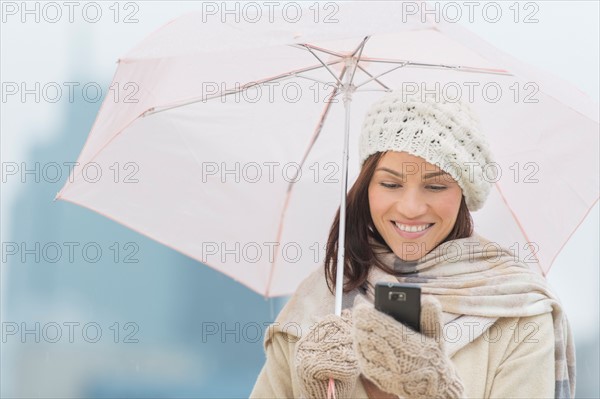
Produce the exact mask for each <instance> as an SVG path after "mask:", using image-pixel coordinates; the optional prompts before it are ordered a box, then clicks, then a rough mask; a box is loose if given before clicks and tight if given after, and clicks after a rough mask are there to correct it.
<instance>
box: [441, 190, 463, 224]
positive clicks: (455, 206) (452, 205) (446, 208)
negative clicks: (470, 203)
mask: <svg viewBox="0 0 600 399" xmlns="http://www.w3.org/2000/svg"><path fill="white" fill-rule="evenodd" d="M448 194H449V195H445V196H441V197H440V198H438V201H436V213H437V214H438V215H439V216H440V217H442V219H444V220H448V222H454V221H455V220H456V217H457V216H458V210H459V209H460V201H461V199H462V192H455V193H448Z"/></svg>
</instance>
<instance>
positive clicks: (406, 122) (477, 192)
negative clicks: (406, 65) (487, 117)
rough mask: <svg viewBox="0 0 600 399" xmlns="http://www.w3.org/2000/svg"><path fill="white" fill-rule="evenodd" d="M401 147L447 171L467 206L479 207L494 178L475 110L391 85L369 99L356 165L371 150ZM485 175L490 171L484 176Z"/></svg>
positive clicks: (368, 154) (481, 205)
mask: <svg viewBox="0 0 600 399" xmlns="http://www.w3.org/2000/svg"><path fill="white" fill-rule="evenodd" d="M386 151H398V152H401V151H404V152H407V153H409V154H411V155H414V156H417V157H421V158H423V159H424V160H425V161H427V162H428V163H430V164H433V165H436V166H437V167H439V168H440V169H442V170H443V171H445V172H447V173H449V174H450V175H451V176H452V178H453V179H454V180H455V181H456V182H457V183H458V185H459V186H460V187H461V189H462V191H463V194H464V196H465V200H466V203H467V207H468V208H469V210H470V211H477V210H479V209H481V208H482V207H483V204H484V203H485V200H486V199H487V197H488V195H489V193H490V189H491V181H490V180H491V179H495V176H493V172H495V171H496V168H490V169H489V170H488V171H487V173H488V175H486V174H485V173H484V171H485V168H486V165H488V164H489V163H491V162H493V161H492V153H491V151H490V148H489V145H488V143H487V141H486V138H485V136H484V135H483V134H482V133H481V131H480V128H479V120H478V118H477V115H476V114H475V113H474V112H473V110H472V109H471V108H470V107H469V105H468V104H467V103H465V102H464V101H461V100H457V101H448V100H446V99H444V98H442V96H438V98H437V99H436V98H435V96H433V95H431V94H429V95H425V94H424V93H423V94H421V92H417V93H405V92H402V91H392V92H390V93H388V94H386V95H385V96H383V97H382V98H381V99H380V100H378V101H377V102H375V103H374V104H373V105H372V106H371V108H370V109H369V111H368V112H367V115H366V117H365V119H364V122H363V126H362V131H361V135H360V138H359V150H358V152H359V158H360V166H362V165H363V163H364V161H365V160H366V159H367V158H368V157H369V156H370V155H372V154H375V153H377V152H386ZM490 175H491V176H490Z"/></svg>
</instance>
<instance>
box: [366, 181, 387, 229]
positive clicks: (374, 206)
mask: <svg viewBox="0 0 600 399" xmlns="http://www.w3.org/2000/svg"><path fill="white" fill-rule="evenodd" d="M369 208H370V209H369V210H370V212H371V218H373V220H374V221H376V220H377V219H378V218H379V217H380V216H381V215H382V214H383V213H384V212H385V201H384V198H383V197H382V196H381V195H379V194H378V193H377V189H375V188H369Z"/></svg>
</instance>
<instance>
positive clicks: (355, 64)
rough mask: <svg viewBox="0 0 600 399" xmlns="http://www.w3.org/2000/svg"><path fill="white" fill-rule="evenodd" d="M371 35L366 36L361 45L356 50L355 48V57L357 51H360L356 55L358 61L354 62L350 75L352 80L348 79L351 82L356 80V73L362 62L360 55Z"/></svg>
mask: <svg viewBox="0 0 600 399" xmlns="http://www.w3.org/2000/svg"><path fill="white" fill-rule="evenodd" d="M369 38H370V36H366V37H365V38H364V39H363V41H362V42H361V43H360V45H359V46H358V47H357V49H356V50H354V52H353V53H352V57H354V54H356V52H357V51H358V56H357V57H356V62H355V63H354V68H352V75H350V80H349V81H348V82H349V84H350V85H351V84H352V81H353V80H354V74H355V73H356V68H357V67H358V63H359V62H360V56H361V55H362V52H363V50H364V48H365V44H367V40H369Z"/></svg>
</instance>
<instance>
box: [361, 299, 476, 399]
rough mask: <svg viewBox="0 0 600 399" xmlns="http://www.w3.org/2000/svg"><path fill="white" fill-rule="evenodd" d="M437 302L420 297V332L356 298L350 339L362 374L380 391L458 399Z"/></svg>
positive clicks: (456, 380)
mask: <svg viewBox="0 0 600 399" xmlns="http://www.w3.org/2000/svg"><path fill="white" fill-rule="evenodd" d="M441 315H442V309H441V305H440V303H439V301H438V300H437V299H435V298H433V297H431V296H423V298H422V302H421V331H422V332H423V334H419V333H417V332H416V331H414V330H412V329H410V328H409V327H406V326H405V325H403V324H401V323H399V322H397V321H396V320H394V319H393V318H392V317H391V316H388V315H386V314H385V313H382V312H380V311H378V310H376V309H375V308H374V307H373V305H372V304H371V303H369V302H368V301H366V300H365V299H363V298H361V297H357V301H356V302H355V306H354V312H353V315H352V318H353V319H354V327H353V339H354V345H355V348H356V354H357V357H358V363H359V365H360V369H361V370H362V372H363V374H364V375H365V376H366V377H367V378H368V379H369V380H371V381H372V382H373V383H374V384H375V385H376V386H377V387H378V388H379V389H381V390H382V391H384V392H389V393H392V394H395V395H398V396H401V397H403V398H411V399H425V398H427V399H431V398H447V399H455V398H459V397H461V396H462V394H463V390H464V388H463V385H462V382H461V381H460V379H459V377H458V375H457V374H456V371H455V369H454V366H453V364H452V361H451V360H450V359H449V358H448V356H447V355H446V353H445V347H444V339H443V336H442V332H441V331H442V328H441V327H442V325H441V324H440V320H441Z"/></svg>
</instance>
